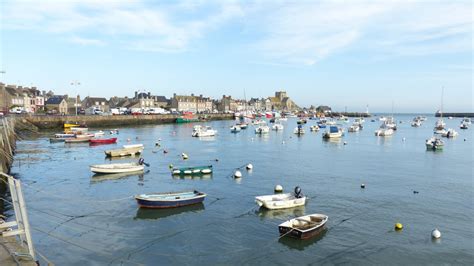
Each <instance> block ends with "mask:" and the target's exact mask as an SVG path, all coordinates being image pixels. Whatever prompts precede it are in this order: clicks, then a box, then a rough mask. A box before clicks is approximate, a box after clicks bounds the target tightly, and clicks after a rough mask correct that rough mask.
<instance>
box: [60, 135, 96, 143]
mask: <svg viewBox="0 0 474 266" xmlns="http://www.w3.org/2000/svg"><path fill="white" fill-rule="evenodd" d="M90 139H91V138H90V137H89V136H81V137H76V138H67V139H65V140H64V142H65V143H81V142H89V140H90Z"/></svg>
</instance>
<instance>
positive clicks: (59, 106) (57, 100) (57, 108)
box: [45, 95, 68, 115]
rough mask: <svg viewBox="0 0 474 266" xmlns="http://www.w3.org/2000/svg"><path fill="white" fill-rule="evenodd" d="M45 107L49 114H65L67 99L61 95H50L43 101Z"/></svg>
mask: <svg viewBox="0 0 474 266" xmlns="http://www.w3.org/2000/svg"><path fill="white" fill-rule="evenodd" d="M45 108H46V110H47V112H48V113H50V114H62V115H65V114H67V112H68V105H67V101H66V99H65V98H64V96H62V95H55V96H53V97H50V98H49V99H48V100H47V101H46V102H45Z"/></svg>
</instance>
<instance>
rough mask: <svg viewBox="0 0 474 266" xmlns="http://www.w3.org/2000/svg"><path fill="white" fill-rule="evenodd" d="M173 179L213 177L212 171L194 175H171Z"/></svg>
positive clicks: (206, 178) (207, 178)
mask: <svg viewBox="0 0 474 266" xmlns="http://www.w3.org/2000/svg"><path fill="white" fill-rule="evenodd" d="M171 176H172V177H173V179H175V180H178V179H182V180H184V179H187V180H199V179H200V180H209V179H212V173H211V174H194V175H173V174H172V175H171Z"/></svg>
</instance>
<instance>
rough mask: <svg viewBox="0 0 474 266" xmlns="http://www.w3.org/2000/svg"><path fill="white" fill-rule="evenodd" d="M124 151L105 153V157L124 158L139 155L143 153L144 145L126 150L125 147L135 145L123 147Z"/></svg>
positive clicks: (108, 151)
mask: <svg viewBox="0 0 474 266" xmlns="http://www.w3.org/2000/svg"><path fill="white" fill-rule="evenodd" d="M123 146H124V148H123V149H115V150H107V151H105V155H107V156H108V157H123V156H131V155H137V154H140V153H142V152H143V145H141V146H138V147H130V148H125V146H133V145H123Z"/></svg>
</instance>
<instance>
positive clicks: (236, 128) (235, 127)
mask: <svg viewBox="0 0 474 266" xmlns="http://www.w3.org/2000/svg"><path fill="white" fill-rule="evenodd" d="M241 130H242V128H241V127H240V126H239V125H233V126H231V127H230V132H231V133H239V132H240V131H241Z"/></svg>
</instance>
